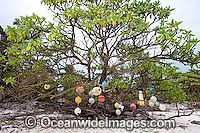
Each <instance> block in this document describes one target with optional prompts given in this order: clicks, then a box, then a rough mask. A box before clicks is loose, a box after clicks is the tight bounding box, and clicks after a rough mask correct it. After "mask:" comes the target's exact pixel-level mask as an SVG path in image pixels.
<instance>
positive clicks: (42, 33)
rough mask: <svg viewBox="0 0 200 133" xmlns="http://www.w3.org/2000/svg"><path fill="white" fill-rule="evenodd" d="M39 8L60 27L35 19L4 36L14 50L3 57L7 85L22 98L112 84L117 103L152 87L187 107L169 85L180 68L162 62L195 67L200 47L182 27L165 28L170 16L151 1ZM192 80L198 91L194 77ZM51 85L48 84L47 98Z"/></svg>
mask: <svg viewBox="0 0 200 133" xmlns="http://www.w3.org/2000/svg"><path fill="white" fill-rule="evenodd" d="M42 3H43V4H45V5H47V6H49V8H50V9H51V10H52V11H53V13H54V20H56V22H55V23H50V22H46V20H45V18H41V17H39V16H37V15H36V14H33V15H32V16H26V17H21V18H19V19H16V20H15V21H14V26H13V27H11V26H8V27H7V29H6V33H7V35H8V41H9V44H10V46H9V47H8V48H7V49H6V50H5V52H6V55H5V56H3V55H1V56H0V61H3V62H6V65H5V69H4V72H6V79H5V82H6V84H9V83H10V84H11V85H12V86H13V88H14V86H15V87H17V88H18V89H19V90H20V91H21V92H26V91H24V90H26V89H27V88H29V89H31V91H32V92H34V93H36V96H37V95H38V93H42V95H44V93H47V92H49V91H52V90H54V89H55V91H54V92H52V94H55V93H56V88H57V87H58V86H59V85H62V86H63V87H64V88H65V90H67V89H68V88H72V87H76V86H78V85H81V84H83V83H85V84H93V86H95V85H96V84H94V82H95V81H97V79H100V82H99V83H102V82H103V80H105V79H109V80H110V82H111V84H115V85H116V88H117V89H116V90H114V91H113V93H111V94H110V95H115V96H116V97H117V99H120V98H121V97H120V95H119V94H123V93H127V92H129V93H133V92H134V95H137V93H136V92H137V90H146V88H148V87H149V83H150V82H153V84H154V86H155V88H157V89H160V91H161V92H157V93H158V94H159V95H162V96H163V95H166V97H165V98H167V99H168V101H169V102H172V101H175V102H178V101H179V102H183V101H184V100H185V98H186V94H185V93H184V92H183V91H182V90H181V89H180V86H179V85H177V84H175V83H174V81H173V80H172V79H175V78H178V77H180V73H178V72H176V71H177V69H178V68H177V67H173V66H172V64H171V63H167V62H166V61H165V60H168V59H172V60H175V61H179V62H182V63H184V64H186V65H190V66H191V67H193V65H197V67H198V63H199V61H200V58H199V57H200V56H199V53H197V54H196V53H194V48H195V46H196V45H197V44H198V42H199V40H198V39H196V38H195V37H194V35H193V34H192V33H191V31H188V30H185V29H181V28H180V24H181V22H177V21H175V20H172V21H168V17H169V15H170V13H171V12H172V11H173V9H171V8H170V7H162V6H161V5H160V2H159V1H155V2H151V1H150V0H146V1H140V0H134V1H130V0H127V1H125V0H115V1H114V0H111V1H108V0H105V1H98V0H97V1H88V0H42ZM80 34H81V35H80ZM152 53H154V54H152ZM78 67H79V68H81V70H80V69H78ZM190 80H194V81H195V85H196V82H197V80H196V78H194V77H193V78H190ZM46 83H48V84H50V85H51V88H50V89H49V90H47V91H45V90H44V88H43V86H44V84H46ZM191 85H194V84H193V82H191ZM91 86H92V85H91ZM89 89H91V87H86V90H89ZM108 89H111V87H109V88H108ZM72 92H73V91H68V92H67V93H66V94H64V96H71V95H73V94H72ZM175 94H177V95H178V96H177V95H175ZM49 96H50V95H49V94H48V96H43V98H48V97H49ZM127 96H128V97H129V96H130V94H128V95H127ZM124 98H126V96H125V97H124ZM161 99H162V98H161Z"/></svg>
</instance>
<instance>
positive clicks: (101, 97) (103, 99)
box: [98, 95, 105, 103]
mask: <svg viewBox="0 0 200 133" xmlns="http://www.w3.org/2000/svg"><path fill="white" fill-rule="evenodd" d="M98 101H99V102H100V103H103V102H104V101H105V97H104V96H103V95H99V96H98Z"/></svg>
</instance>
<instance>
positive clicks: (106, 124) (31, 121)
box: [24, 116, 176, 131]
mask: <svg viewBox="0 0 200 133" xmlns="http://www.w3.org/2000/svg"><path fill="white" fill-rule="evenodd" d="M24 124H25V126H26V127H27V128H34V127H36V126H37V125H38V126H41V127H42V128H49V127H52V128H125V129H126V130H127V131H131V130H133V129H134V128H175V127H176V122H175V120H173V119H172V120H133V119H126V120H123V119H122V120H114V119H109V118H108V117H106V118H105V119H103V120H99V119H98V118H96V119H89V118H88V119H67V120H64V119H58V120H57V119H50V118H49V117H48V116H44V117H42V118H40V119H38V120H37V119H36V118H35V117H33V116H28V117H27V118H26V119H25V121H24Z"/></svg>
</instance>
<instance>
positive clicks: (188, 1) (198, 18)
mask: <svg viewBox="0 0 200 133" xmlns="http://www.w3.org/2000/svg"><path fill="white" fill-rule="evenodd" d="M161 3H162V5H163V6H171V7H172V8H175V10H174V11H173V12H172V14H171V16H170V19H175V20H177V21H183V23H182V24H181V28H185V29H188V30H192V32H193V34H195V35H196V37H197V38H198V39H200V15H199V13H200V8H199V5H200V0H161ZM47 9H48V8H47V7H46V6H44V5H41V0H3V1H1V8H0V25H1V26H3V28H6V27H7V25H12V22H13V21H14V19H15V18H19V17H20V16H26V15H31V14H32V13H36V14H37V15H39V16H40V17H46V18H47V20H51V11H48V10H47ZM198 45H199V46H198V47H197V49H196V52H197V51H200V44H198ZM175 65H176V66H178V67H180V70H181V71H183V72H185V71H187V70H188V68H189V67H187V66H184V65H182V64H180V63H175Z"/></svg>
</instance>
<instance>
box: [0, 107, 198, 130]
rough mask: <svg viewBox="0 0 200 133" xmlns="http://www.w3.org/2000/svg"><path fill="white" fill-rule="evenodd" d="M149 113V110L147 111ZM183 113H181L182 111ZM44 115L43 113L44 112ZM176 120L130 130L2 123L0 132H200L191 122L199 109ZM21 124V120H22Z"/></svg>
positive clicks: (166, 114) (171, 112)
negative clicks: (169, 124) (163, 125)
mask: <svg viewBox="0 0 200 133" xmlns="http://www.w3.org/2000/svg"><path fill="white" fill-rule="evenodd" d="M168 108H170V106H168ZM5 113H14V111H12V110H11V111H9V110H6V111H0V115H1V114H5ZM149 113H150V114H151V112H149ZM175 114H177V112H176V110H175V109H171V110H169V111H167V112H159V111H157V112H154V117H155V118H168V117H170V116H173V115H175ZM182 114H183V113H182ZM44 115H45V114H44ZM44 115H39V116H38V117H41V116H44ZM49 116H60V114H52V115H49ZM174 119H175V121H176V128H174V129H173V128H172V129H165V128H162V129H158V128H146V129H141V128H139V129H134V130H132V131H127V130H126V129H116V128H107V129H106V128H95V129H94V128H86V129H84V128H71V129H69V128H68V129H65V128H62V129H59V128H56V129H53V128H47V129H45V128H41V127H40V126H36V127H35V128H33V129H27V128H22V127H21V126H20V125H18V126H17V128H13V127H11V126H12V125H9V124H7V125H4V124H2V123H1V124H2V125H3V126H2V130H0V132H2V133H10V132H13V133H15V132H22V133H27V132H31V133H38V132H40V133H104V132H106V133H128V132H132V133H141V132H146V133H158V132H160V133H165V132H166V133H168V132H170V133H199V132H200V125H197V124H192V123H191V121H193V120H196V121H200V110H196V111H195V112H194V113H193V114H192V115H190V116H183V117H177V118H174ZM22 124H23V122H22Z"/></svg>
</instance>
